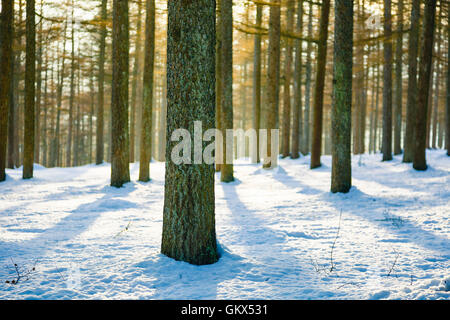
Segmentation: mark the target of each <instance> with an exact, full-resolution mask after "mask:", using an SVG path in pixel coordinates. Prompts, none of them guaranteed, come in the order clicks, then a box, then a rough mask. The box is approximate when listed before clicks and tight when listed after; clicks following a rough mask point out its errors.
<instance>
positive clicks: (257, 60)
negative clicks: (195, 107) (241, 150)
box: [253, 4, 262, 163]
mask: <svg viewBox="0 0 450 320" xmlns="http://www.w3.org/2000/svg"><path fill="white" fill-rule="evenodd" d="M261 24H262V6H261V5H259V4H257V5H256V26H257V27H261ZM253 72H254V74H253V129H255V130H256V162H257V163H260V162H261V159H260V155H259V129H260V128H261V35H260V34H256V35H255V44H254V59H253Z"/></svg>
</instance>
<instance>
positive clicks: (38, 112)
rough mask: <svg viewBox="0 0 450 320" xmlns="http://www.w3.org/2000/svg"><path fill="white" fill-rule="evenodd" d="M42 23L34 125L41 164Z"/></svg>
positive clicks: (35, 140)
mask: <svg viewBox="0 0 450 320" xmlns="http://www.w3.org/2000/svg"><path fill="white" fill-rule="evenodd" d="M43 3H44V2H43V0H41V10H40V11H41V15H43V10H42V7H43ZM42 24H43V23H42V21H41V22H40V26H39V33H38V52H37V70H36V71H37V75H36V116H35V123H34V125H35V126H34V136H35V139H34V161H35V162H36V163H40V158H39V156H40V147H41V91H42V45H43V44H42V33H43V31H42Z"/></svg>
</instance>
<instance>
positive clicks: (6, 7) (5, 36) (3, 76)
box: [0, 0, 14, 181]
mask: <svg viewBox="0 0 450 320" xmlns="http://www.w3.org/2000/svg"><path fill="white" fill-rule="evenodd" d="M13 20H14V3H13V1H12V0H2V13H1V19H0V25H1V30H2V32H1V34H0V37H1V39H0V44H1V47H0V69H1V72H0V181H4V180H5V179H6V174H5V164H6V141H7V134H8V111H9V108H10V106H9V104H10V102H11V101H10V87H11V84H12V79H13V78H12V60H13V59H12V58H13V51H12V42H13Z"/></svg>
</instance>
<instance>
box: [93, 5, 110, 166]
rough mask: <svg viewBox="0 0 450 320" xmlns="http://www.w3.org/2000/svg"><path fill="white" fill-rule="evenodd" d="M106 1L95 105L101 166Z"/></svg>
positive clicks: (98, 159)
mask: <svg viewBox="0 0 450 320" xmlns="http://www.w3.org/2000/svg"><path fill="white" fill-rule="evenodd" d="M107 4H108V1H107V0H102V2H101V9H100V15H101V19H102V21H101V22H102V25H101V27H100V54H99V58H98V69H99V71H98V105H97V134H96V157H95V163H96V164H102V163H103V158H104V150H105V145H104V85H105V50H106V34H107V31H106V19H107V15H108V13H107Z"/></svg>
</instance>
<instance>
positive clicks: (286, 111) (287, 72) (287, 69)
mask: <svg viewBox="0 0 450 320" xmlns="http://www.w3.org/2000/svg"><path fill="white" fill-rule="evenodd" d="M286 9H287V11H286V14H287V19H286V29H287V31H288V32H292V31H293V30H292V29H293V26H294V10H295V2H294V0H288V3H287V8H286ZM286 42H287V44H286V51H285V58H284V91H283V127H282V140H281V143H282V145H281V150H282V151H281V154H282V156H283V157H288V156H289V151H290V143H289V138H290V133H291V79H292V40H291V39H286Z"/></svg>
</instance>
